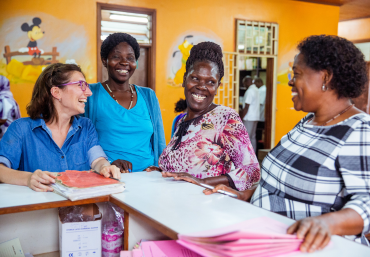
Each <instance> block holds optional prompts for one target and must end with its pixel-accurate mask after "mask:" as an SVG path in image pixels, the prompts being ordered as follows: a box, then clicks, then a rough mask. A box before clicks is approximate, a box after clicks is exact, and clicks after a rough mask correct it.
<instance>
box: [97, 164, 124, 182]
mask: <svg viewBox="0 0 370 257" xmlns="http://www.w3.org/2000/svg"><path fill="white" fill-rule="evenodd" d="M99 173H100V174H101V175H103V176H104V177H106V178H109V177H113V178H116V179H121V171H120V169H119V168H118V167H117V166H116V165H104V166H102V167H101V169H100V172H99Z"/></svg>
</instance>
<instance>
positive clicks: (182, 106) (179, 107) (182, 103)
mask: <svg viewBox="0 0 370 257" xmlns="http://www.w3.org/2000/svg"><path fill="white" fill-rule="evenodd" d="M187 108H188V106H187V104H186V100H184V99H180V100H178V101H177V102H176V104H175V112H181V113H180V114H179V115H177V116H176V117H175V119H174V120H173V123H172V130H171V137H172V136H173V134H174V133H175V131H176V128H177V123H178V122H179V120H180V119H181V118H182V117H184V116H185V115H186V109H187Z"/></svg>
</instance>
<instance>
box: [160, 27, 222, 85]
mask: <svg viewBox="0 0 370 257" xmlns="http://www.w3.org/2000/svg"><path fill="white" fill-rule="evenodd" d="M204 41H210V42H215V43H217V44H219V45H221V46H222V40H221V39H220V38H218V37H217V36H216V35H215V34H213V33H205V32H198V31H186V32H185V33H183V34H180V35H179V36H178V38H177V39H176V41H175V42H174V43H173V45H172V47H171V50H170V51H169V52H168V66H167V85H168V86H171V87H177V88H181V87H182V83H183V80H184V74H185V68H186V61H187V60H188V58H189V56H190V50H191V49H192V48H193V45H195V44H198V43H200V42H204Z"/></svg>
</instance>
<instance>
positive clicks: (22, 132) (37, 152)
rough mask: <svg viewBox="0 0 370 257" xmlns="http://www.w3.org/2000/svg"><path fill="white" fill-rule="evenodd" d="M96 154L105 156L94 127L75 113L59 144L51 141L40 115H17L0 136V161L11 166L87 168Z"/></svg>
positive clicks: (28, 168)
mask: <svg viewBox="0 0 370 257" xmlns="http://www.w3.org/2000/svg"><path fill="white" fill-rule="evenodd" d="M99 157H104V158H107V157H106V155H105V153H104V151H103V149H102V148H101V146H100V145H99V142H98V134H97V132H96V130H95V127H94V126H93V124H92V123H91V121H90V120H89V119H87V118H82V117H78V116H75V118H74V119H73V122H72V125H71V127H70V129H69V131H68V134H67V137H66V140H65V141H64V143H63V146H62V148H59V146H58V145H57V144H56V143H55V142H54V140H53V138H52V134H51V131H50V129H49V128H48V127H47V126H46V124H45V121H44V120H43V119H35V120H33V119H31V118H21V119H18V120H16V121H14V122H13V123H12V124H11V125H10V126H9V128H8V130H7V131H6V133H5V134H4V137H3V138H2V139H1V140H0V163H2V164H4V165H5V166H7V167H8V168H11V169H15V170H22V171H29V172H34V171H35V170H37V169H41V170H43V171H51V172H63V171H65V170H81V171H82V170H89V169H90V167H91V163H92V162H93V161H94V160H96V159H97V158H99Z"/></svg>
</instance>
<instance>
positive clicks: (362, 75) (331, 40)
mask: <svg viewBox="0 0 370 257" xmlns="http://www.w3.org/2000/svg"><path fill="white" fill-rule="evenodd" d="M297 48H298V50H299V51H300V53H301V54H302V55H303V60H304V62H305V64H306V65H307V66H308V67H310V68H311V69H313V70H316V71H320V70H327V71H328V72H329V73H331V74H333V78H332V80H331V81H330V84H329V85H328V86H329V87H330V88H332V89H334V90H336V92H337V94H338V97H339V98H342V97H345V98H356V97H359V96H360V95H361V94H362V92H363V90H364V88H365V84H366V83H367V81H368V77H367V71H366V70H367V69H366V62H365V58H364V55H363V54H362V53H361V51H360V50H359V49H358V48H357V47H356V46H355V45H354V44H353V43H352V42H351V41H349V40H347V39H345V38H341V37H338V36H328V35H316V36H310V37H307V38H305V39H304V40H303V41H302V42H300V43H299V45H298V47H297Z"/></svg>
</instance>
